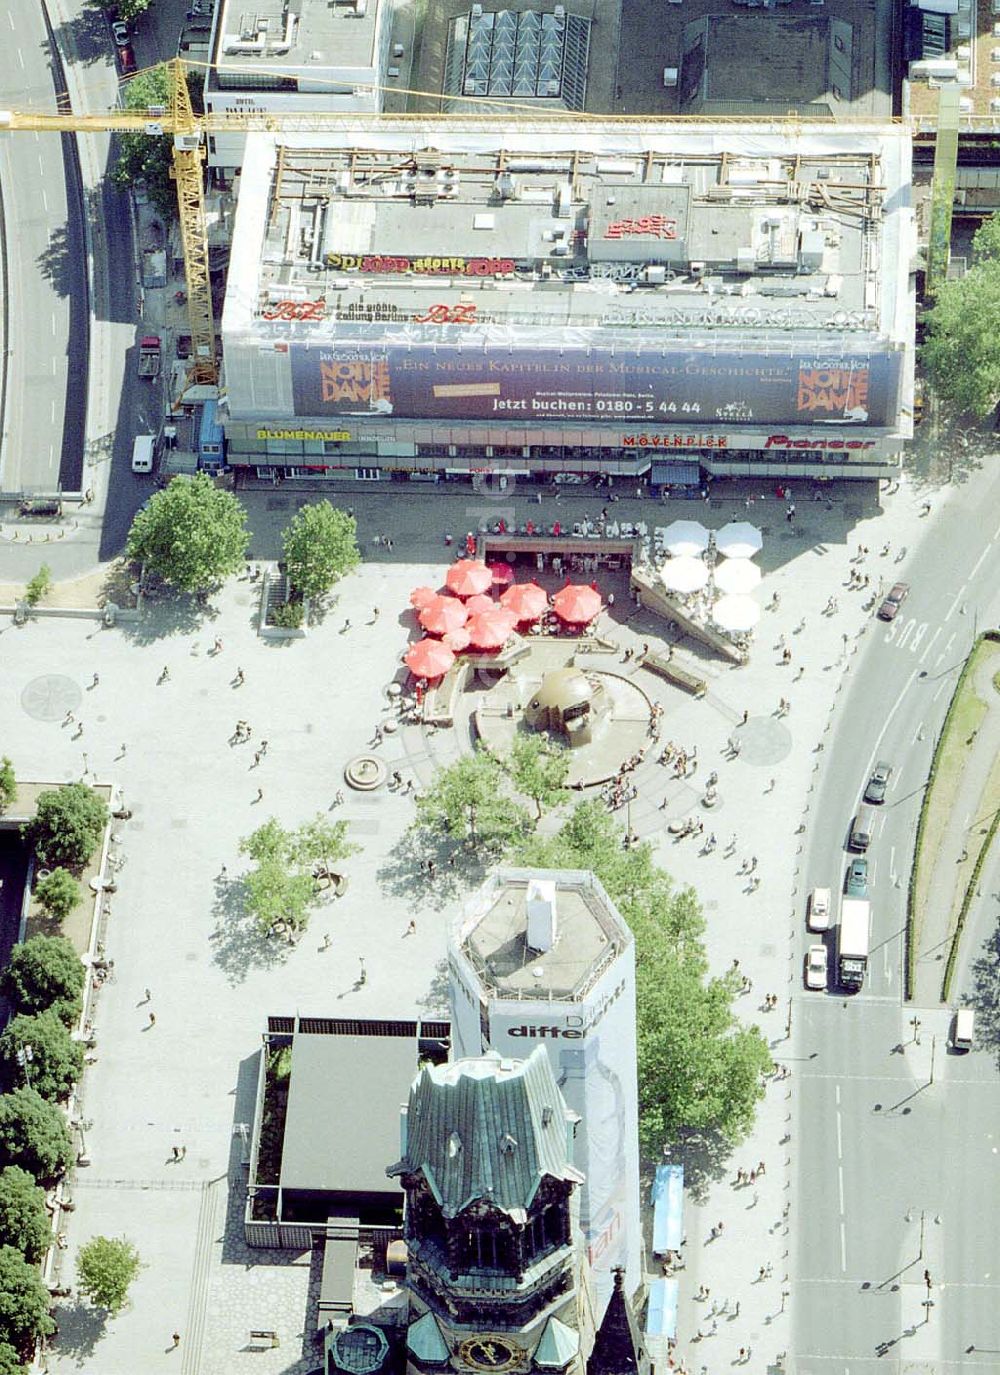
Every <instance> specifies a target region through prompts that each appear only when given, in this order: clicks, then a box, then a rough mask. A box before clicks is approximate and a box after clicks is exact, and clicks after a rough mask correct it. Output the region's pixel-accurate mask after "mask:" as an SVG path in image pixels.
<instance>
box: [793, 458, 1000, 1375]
mask: <svg viewBox="0 0 1000 1375" xmlns="http://www.w3.org/2000/svg"><path fill="white" fill-rule="evenodd" d="M998 510H1000V476H998V475H997V473H996V470H995V469H993V468H990V467H988V468H986V469H985V470H984V471H983V472H981V473H978V474H976V475H975V476H974V477H973V478H972V479H971V480H970V481H969V482H968V484H967V485H966V486H964V487H962V488H960V489H958V490H957V491H956V492H955V493H953V494H952V495H951V496H950V498H949V502H948V505H947V508H946V509H945V510H944V511H942V512H941V513H940V515H939V516H936V517H935V519H934V521H933V522H932V523H929V527H928V531H927V536H926V539H925V541H923V542H922V543H921V546H920V549H919V551H915V553H914V556H913V558H911V559H909V558H908V559H907V560H904V561H903V562H902V563H901V564H899V565H897V564H895V563H894V562H893V561H892V555H891V554H890V556H889V558H887V559H881V558H879V557H878V553H877V551H873V554H872V556H870V558H869V564H868V567H869V568H870V569H871V568H874V571H875V574H876V575H881V576H884V577H885V579H886V582H887V583H888V582H890V581H892V580H893V579H894V578H897V577H902V578H904V579H905V580H907V581H909V582H910V583H911V592H910V596H909V598H908V599H907V601H906V602H905V604H904V606H903V608H902V609H901V611H900V613H899V615H898V616H897V618H896V620H895V621H894V622H893V623H892V624H891V625H888V626H887V625H884V624H881V623H878V622H874V623H873V625H872V627H871V628H870V630H869V632H868V633H867V635H866V636H865V637H864V639H863V641H862V646H861V648H859V650H858V653H857V656H856V660H855V663H854V666H853V671H852V672H851V673H850V674H849V675H848V677H847V679H846V681H845V686H844V689H843V693H842V695H841V698H840V701H839V705H838V707H837V709H836V711H835V714H834V717H833V720H832V724H831V729H830V731H829V732H828V733H827V735H826V736H825V749H824V751H823V753H822V755H821V756H819V757H821V758H822V761H823V764H822V767H821V768H820V769H819V771H818V772H817V779H818V784H817V788H816V791H815V793H814V794H813V798H814V800H813V804H812V807H811V810H810V813H809V816H808V818H807V830H806V833H805V836H804V842H805V843H804V847H803V852H802V865H801V869H800V873H799V879H800V884H801V889H800V893H799V895H798V896H799V898H800V907H801V927H800V935H799V937H798V939H799V942H800V953H801V954H803V955H804V952H805V948H806V946H807V945H808V944H809V943H810V942H811V941H813V940H817V939H819V937H817V936H809V935H808V933H807V932H806V929H805V898H806V894H807V893H808V890H809V889H810V888H812V887H814V886H817V885H822V886H829V887H830V888H831V889H833V891H834V893H839V892H840V891H841V890H842V888H843V877H844V870H845V868H846V865H847V862H848V854H847V852H846V848H845V847H846V841H847V831H848V827H849V824H850V820H851V818H852V816H853V814H854V811H855V809H856V807H857V805H858V802H859V800H860V795H861V792H862V790H863V788H864V784H865V781H866V779H867V777H868V773H869V770H870V767H871V765H872V764H873V763H874V761H875V759H876V757H879V758H885V759H888V760H890V761H891V762H892V763H893V764H894V767H895V772H894V774H893V777H892V780H891V783H890V788H889V792H888V795H887V798H886V802H885V805H884V806H883V807H881V808H878V809H876V810H877V818H878V819H877V821H876V823H875V828H874V835H873V839H872V845H871V848H870V851H869V871H870V872H869V877H870V894H871V900H872V911H873V926H872V952H871V958H870V961H869V972H868V978H867V979H866V983H865V987H864V989H863V990H862V991H861V992H860V993H858V994H856V995H854V996H844V995H843V994H839V993H837V992H836V991H835V990H833V991H831V992H829V993H827V994H826V995H823V994H818V993H810V994H806V993H804V992H803V993H802V994H801V996H800V997H799V999H798V1000H797V1003H796V1006H795V1008H794V1013H793V1015H794V1018H795V1040H794V1046H795V1049H794V1060H795V1063H794V1064H793V1068H794V1069H795V1070H796V1071H797V1072H798V1076H797V1077H798V1078H799V1093H798V1096H797V1110H798V1120H797V1124H796V1129H795V1140H796V1155H797V1207H796V1215H797V1225H796V1227H795V1228H794V1229H793V1230H794V1232H795V1248H794V1252H793V1255H792V1257H791V1258H790V1259H791V1266H792V1268H791V1270H790V1277H791V1280H792V1282H793V1284H794V1286H795V1291H796V1292H795V1322H794V1351H795V1357H796V1361H795V1367H794V1368H795V1369H797V1370H799V1371H810V1372H820V1371H824V1370H830V1371H833V1370H836V1371H837V1372H838V1375H851V1372H860V1371H862V1370H865V1371H867V1370H869V1369H870V1368H871V1363H872V1362H873V1361H878V1363H879V1365H880V1367H881V1368H883V1369H886V1370H893V1369H896V1370H903V1369H905V1368H907V1366H906V1362H916V1363H917V1364H915V1365H914V1366H913V1367H912V1368H914V1369H923V1368H924V1367H923V1366H921V1365H919V1362H927V1363H928V1364H927V1366H926V1368H927V1369H928V1370H930V1369H944V1368H947V1369H949V1370H984V1369H989V1368H991V1366H990V1362H993V1363H994V1364H993V1366H992V1368H993V1369H996V1368H997V1367H996V1361H997V1358H998V1354H1000V1320H998V1318H997V1308H998V1304H997V1300H998V1298H1000V1286H998V1282H997V1276H998V1274H1000V1234H998V1232H997V1229H996V1226H995V1218H996V1216H997V1212H998V1209H1000V1180H998V1176H997V1170H996V1159H995V1149H996V1147H995V1138H996V1124H997V1122H998V1121H1000V1092H998V1082H997V1080H998V1075H997V1064H996V1060H995V1058H994V1057H993V1056H992V1055H990V1054H989V1053H987V1052H984V1051H981V1050H980V1051H976V1052H974V1053H973V1054H971V1055H966V1056H954V1055H951V1054H950V1053H949V1052H948V1050H947V1045H946V1040H947V1030H948V1025H949V1021H950V1013H949V1011H948V1009H945V1008H941V1007H928V1008H918V1007H915V1006H914V1005H912V1004H904V1003H903V955H904V946H903V927H904V921H905V902H906V885H907V881H908V875H909V867H910V861H911V854H912V844H913V836H914V832H915V827H916V820H917V816H918V813H919V808H920V801H921V796H922V789H923V785H924V783H925V780H926V777H927V771H928V768H929V764H930V759H931V754H932V751H933V747H934V741H935V739H936V737H937V734H938V732H939V730H940V726H941V723H942V721H943V718H944V714H945V712H946V710H947V707H948V702H949V700H950V696H951V690H952V688H953V686H954V683H955V680H956V678H957V675H958V673H959V671H960V669H961V665H962V662H963V660H964V657H965V655H966V653H967V651H968V649H969V647H970V645H971V643H972V640H973V638H974V635H975V632H976V629H977V628H979V629H981V628H982V627H983V626H984V625H988V624H996V623H997V620H998V617H1000V596H998V594H997V591H996V589H997V588H1000V523H998V515H997V512H998ZM990 911H992V919H991V917H990V915H989V912H990ZM995 912H996V908H995V905H994V906H993V907H992V909H987V907H986V906H984V908H983V911H982V913H981V914H979V917H978V920H977V921H975V922H973V924H972V925H971V927H970V930H969V935H968V941H969V942H970V944H974V943H976V942H979V943H982V942H983V941H985V940H986V939H988V937H989V935H990V934H991V928H992V924H993V922H995ZM829 943H830V946H831V952H830V958H831V970H832V968H833V958H834V950H833V946H834V944H835V942H834V940H833V939H832V933H831V940H830V942H829ZM944 954H945V952H944V951H942V965H941V968H942V969H943V959H944ZM968 977H969V976H968V975H967V974H966V975H964V978H965V979H966V980H967V979H968ZM914 1015H916V1016H918V1017H919V1019H920V1022H921V1026H920V1028H919V1030H918V1029H915V1028H914V1027H913V1026H912V1025H911V1024H910V1018H911V1017H913V1016H914ZM925 1271H927V1272H928V1273H929V1275H930V1279H931V1289H930V1291H929V1293H930V1299H931V1306H930V1307H927V1306H925V1300H926V1299H927V1298H928V1289H927V1286H926V1282H925V1278H924V1273H925ZM970 1344H971V1345H973V1346H976V1345H978V1346H979V1347H980V1348H981V1351H980V1352H976V1351H973V1352H968V1351H967V1348H968V1347H969V1346H970ZM990 1348H992V1349H993V1350H992V1354H987V1353H988V1351H989V1349H990Z"/></svg>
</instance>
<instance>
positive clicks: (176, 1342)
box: [170, 1332, 181, 1347]
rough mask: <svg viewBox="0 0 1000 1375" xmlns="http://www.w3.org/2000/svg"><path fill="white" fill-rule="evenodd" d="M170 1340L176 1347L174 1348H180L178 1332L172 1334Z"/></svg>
mask: <svg viewBox="0 0 1000 1375" xmlns="http://www.w3.org/2000/svg"><path fill="white" fill-rule="evenodd" d="M170 1340H171V1341H172V1342H173V1344H174V1346H175V1347H176V1346H180V1344H181V1334H180V1333H179V1332H175V1333H174V1334H173V1336H172V1337H171V1339H170Z"/></svg>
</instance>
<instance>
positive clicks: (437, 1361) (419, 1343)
mask: <svg viewBox="0 0 1000 1375" xmlns="http://www.w3.org/2000/svg"><path fill="white" fill-rule="evenodd" d="M406 1345H407V1346H408V1347H409V1349H410V1351H411V1352H412V1353H413V1355H414V1356H415V1357H416V1359H417V1360H418V1361H419V1362H420V1363H421V1364H427V1365H444V1363H445V1362H446V1361H447V1360H448V1358H449V1357H450V1355H451V1352H450V1351H449V1350H448V1343H447V1342H446V1341H445V1339H444V1337H443V1336H442V1334H441V1329H440V1327H439V1326H438V1321H437V1318H435V1316H434V1314H433V1313H425V1314H424V1316H423V1317H422V1318H418V1319H417V1321H416V1322H415V1323H411V1325H410V1328H409V1330H408V1331H407V1334H406Z"/></svg>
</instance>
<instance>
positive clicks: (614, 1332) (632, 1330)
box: [587, 1269, 649, 1375]
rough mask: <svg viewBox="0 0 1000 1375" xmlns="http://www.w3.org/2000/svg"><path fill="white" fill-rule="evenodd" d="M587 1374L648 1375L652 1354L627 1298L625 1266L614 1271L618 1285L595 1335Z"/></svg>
mask: <svg viewBox="0 0 1000 1375" xmlns="http://www.w3.org/2000/svg"><path fill="white" fill-rule="evenodd" d="M587 1375H649V1357H648V1355H647V1354H646V1348H645V1347H644V1346H643V1344H642V1337H641V1336H640V1335H639V1328H638V1325H637V1323H636V1321H635V1316H634V1314H633V1313H632V1307H631V1304H630V1303H629V1301H628V1299H627V1298H626V1297H625V1272H624V1270H622V1269H617V1270H616V1271H615V1287H614V1289H613V1290H612V1291H611V1298H610V1300H609V1301H608V1306H607V1308H606V1309H605V1311H604V1317H603V1319H602V1320H601V1325H600V1327H599V1328H598V1329H597V1336H596V1337H595V1338H594V1349H593V1351H592V1352H591V1353H590V1357H589V1359H588V1361H587Z"/></svg>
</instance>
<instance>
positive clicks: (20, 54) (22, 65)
mask: <svg viewBox="0 0 1000 1375" xmlns="http://www.w3.org/2000/svg"><path fill="white" fill-rule="evenodd" d="M17 60H18V62H20V64H21V71H22V72H23V71H24V56H23V54H22V52H21V49H20V48H18V50H17Z"/></svg>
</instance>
